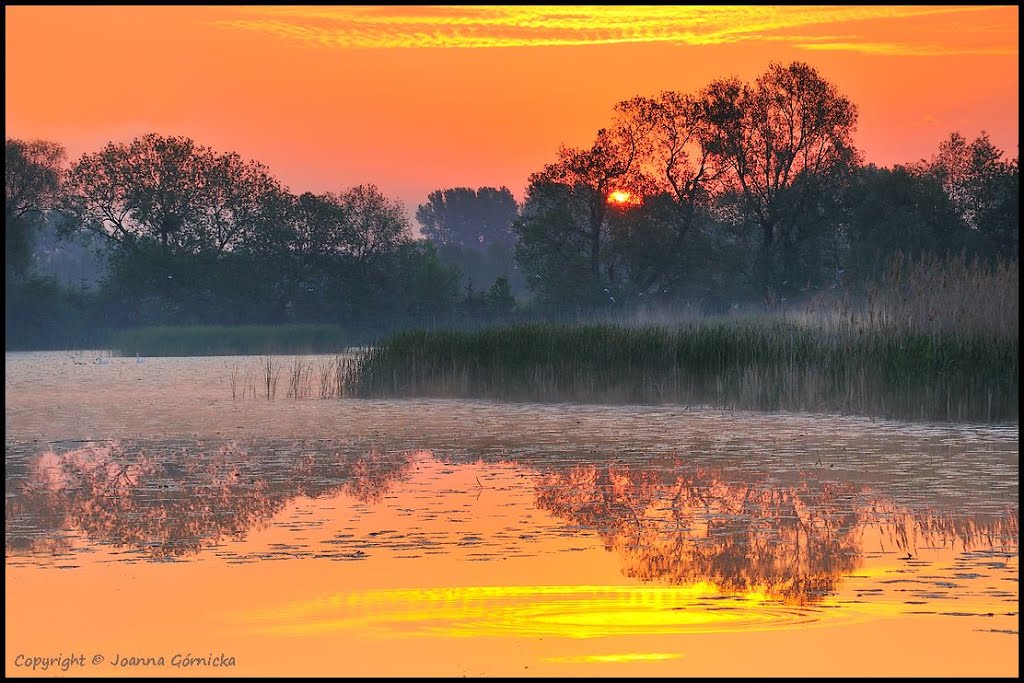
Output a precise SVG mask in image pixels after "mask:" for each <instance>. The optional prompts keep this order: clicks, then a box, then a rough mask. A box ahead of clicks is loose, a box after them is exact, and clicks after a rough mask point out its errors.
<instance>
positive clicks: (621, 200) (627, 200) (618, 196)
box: [608, 190, 640, 206]
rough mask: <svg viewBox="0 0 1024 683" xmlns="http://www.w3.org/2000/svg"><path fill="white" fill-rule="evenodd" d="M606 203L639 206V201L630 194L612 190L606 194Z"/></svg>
mask: <svg viewBox="0 0 1024 683" xmlns="http://www.w3.org/2000/svg"><path fill="white" fill-rule="evenodd" d="M608 203H609V204H618V205H620V206H626V205H628V204H639V203H640V200H639V199H638V198H637V197H636V196H635V195H634V194H633V193H632V192H628V191H626V190H613V191H612V192H610V193H609V194H608Z"/></svg>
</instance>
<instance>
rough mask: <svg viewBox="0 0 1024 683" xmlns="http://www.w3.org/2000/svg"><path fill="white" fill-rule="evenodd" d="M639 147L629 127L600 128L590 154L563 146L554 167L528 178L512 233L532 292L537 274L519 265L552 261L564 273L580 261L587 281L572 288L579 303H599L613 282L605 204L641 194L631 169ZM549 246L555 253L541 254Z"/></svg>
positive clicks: (588, 150)
mask: <svg viewBox="0 0 1024 683" xmlns="http://www.w3.org/2000/svg"><path fill="white" fill-rule="evenodd" d="M639 146H640V135H638V134H637V132H636V131H635V130H633V129H631V128H630V127H628V126H616V127H614V128H611V129H609V128H602V129H601V130H599V131H598V132H597V137H596V139H595V141H594V143H593V144H592V145H591V146H590V147H589V148H586V149H581V148H572V147H565V146H562V147H560V148H559V150H558V158H557V160H556V161H555V162H554V163H551V164H548V165H547V166H545V167H544V169H543V170H542V171H540V172H539V173H534V174H533V175H531V176H530V186H529V189H528V197H527V202H526V204H527V206H525V207H524V209H523V215H522V216H521V217H520V219H519V220H518V221H517V222H516V226H515V230H516V232H517V234H518V236H519V239H520V242H522V241H523V240H527V243H526V244H521V245H520V247H519V248H517V252H516V253H517V259H518V260H519V263H520V264H521V265H524V266H525V267H526V268H528V269H530V270H533V271H534V272H532V273H530V277H528V278H527V284H528V285H529V286H530V287H531V288H533V289H536V288H537V286H538V282H539V280H538V279H537V276H538V275H539V273H538V272H536V270H537V267H536V266H532V265H525V264H526V262H525V261H524V260H523V259H530V258H543V259H545V260H550V258H551V257H552V256H556V255H561V258H562V260H563V261H564V267H565V268H568V269H575V268H576V267H577V262H578V261H579V260H580V258H582V259H584V261H585V263H586V268H587V271H588V272H587V275H586V279H585V281H584V282H581V284H580V287H577V288H573V289H576V290H579V292H580V293H582V292H586V293H587V295H586V296H584V297H583V298H582V299H580V301H592V302H593V301H598V300H600V298H601V296H600V293H601V292H602V291H603V290H604V289H608V287H607V285H608V284H610V283H613V282H614V281H615V280H616V276H615V272H614V267H615V264H614V261H613V260H611V259H609V254H608V243H609V240H610V234H609V230H610V226H609V224H608V220H607V218H608V211H609V199H610V198H611V197H613V193H615V192H619V193H622V194H621V195H618V196H623V197H626V196H629V195H630V194H631V193H632V194H642V189H641V187H640V186H642V185H644V184H645V183H644V181H643V179H642V177H641V176H640V175H639V174H638V173H637V172H636V164H635V162H636V158H637V154H638V152H639ZM545 245H548V246H545ZM554 245H557V249H556V250H555V252H553V253H551V254H548V255H546V256H545V255H543V254H542V252H543V251H544V250H545V249H548V248H549V246H550V247H553V246H554ZM558 268H559V266H558V264H557V263H549V264H547V265H545V266H541V267H540V269H541V270H544V271H545V272H547V274H548V275H554V274H555V273H554V271H553V270H552V269H556V270H557V269H558Z"/></svg>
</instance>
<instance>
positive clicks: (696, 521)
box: [536, 463, 1017, 604]
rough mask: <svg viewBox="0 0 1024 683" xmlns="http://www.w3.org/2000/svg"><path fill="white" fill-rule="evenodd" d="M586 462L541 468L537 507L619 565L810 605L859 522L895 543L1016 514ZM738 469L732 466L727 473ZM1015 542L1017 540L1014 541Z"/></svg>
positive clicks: (846, 552)
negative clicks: (963, 512)
mask: <svg viewBox="0 0 1024 683" xmlns="http://www.w3.org/2000/svg"><path fill="white" fill-rule="evenodd" d="M681 469H682V468H681V467H680V464H679V463H676V466H675V467H672V468H669V469H640V468H636V467H630V466H627V465H615V464H610V465H587V466H577V467H573V468H571V469H561V470H555V471H552V472H548V473H546V474H545V475H544V476H543V478H542V480H541V483H540V484H539V486H538V489H537V496H536V500H537V505H538V507H540V508H541V509H544V510H548V511H550V512H551V513H553V514H555V515H556V516H558V517H561V518H563V519H567V520H570V521H572V522H573V523H575V524H579V525H580V526H584V527H588V528H592V529H594V530H596V531H597V532H598V533H599V534H600V536H601V538H602V540H603V541H604V545H605V548H606V549H607V550H609V551H615V552H617V553H618V555H619V557H620V559H621V561H622V565H623V573H624V574H625V575H627V576H631V577H634V578H638V579H641V580H644V581H653V580H660V581H666V582H669V583H673V584H690V583H695V582H700V581H706V582H710V583H713V584H715V585H716V586H717V587H719V588H720V589H721V590H723V591H726V592H730V593H765V594H767V595H770V596H772V597H773V598H776V599H779V600H782V601H784V602H786V603H790V604H807V603H812V602H815V601H818V600H820V599H821V598H822V597H824V596H826V595H828V594H831V593H833V592H835V590H836V589H837V586H838V583H839V581H840V580H841V579H842V577H844V576H845V575H847V574H850V573H852V572H853V571H854V570H856V569H857V568H858V567H859V566H860V565H861V563H862V559H863V553H864V549H863V541H864V534H865V529H866V527H867V526H869V525H879V526H880V527H881V532H882V534H883V536H885V537H887V538H889V539H890V541H891V543H892V545H893V547H894V548H899V549H903V550H907V549H908V548H910V547H912V546H913V543H914V541H915V540H921V541H926V542H927V543H929V544H935V543H942V544H948V543H950V542H955V541H957V540H958V541H959V542H960V543H962V544H963V545H964V547H965V548H967V547H969V546H970V545H971V544H972V543H975V542H983V541H984V540H985V539H987V540H988V542H989V547H992V544H995V543H999V544H1003V543H1006V542H1007V539H1011V538H1012V539H1016V530H1017V521H1016V520H1017V514H1016V512H1012V514H1007V515H1006V516H1001V515H997V516H994V517H993V518H991V519H989V520H987V521H985V520H980V519H976V518H954V517H946V518H943V517H935V516H932V515H930V514H928V513H915V514H911V513H910V512H909V511H907V510H906V509H905V508H900V507H899V506H896V505H894V504H892V503H887V502H880V501H879V500H877V496H875V495H874V494H873V493H872V492H871V491H870V490H868V489H866V488H864V487H862V486H859V485H856V484H852V483H829V482H822V481H817V480H814V479H813V478H804V479H803V480H802V481H800V482H798V483H794V484H788V485H784V484H781V483H779V482H772V483H768V482H759V481H742V480H726V479H725V476H724V473H723V471H722V470H719V469H714V468H700V467H698V468H690V469H689V470H688V471H681ZM733 476H734V477H735V474H733ZM1012 542H1014V543H1015V540H1014V541H1012Z"/></svg>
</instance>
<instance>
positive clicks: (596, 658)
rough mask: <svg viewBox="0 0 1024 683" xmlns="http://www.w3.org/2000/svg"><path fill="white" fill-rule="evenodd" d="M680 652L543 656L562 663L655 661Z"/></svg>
mask: <svg viewBox="0 0 1024 683" xmlns="http://www.w3.org/2000/svg"><path fill="white" fill-rule="evenodd" d="M680 657H682V655H681V654H679V653H675V652H629V653H626V654H617V655H577V656H575V657H545V658H544V661H545V662H559V663H563V664H586V663H588V662H594V663H599V662H600V663H604V662H656V661H661V660H663V659H679V658H680Z"/></svg>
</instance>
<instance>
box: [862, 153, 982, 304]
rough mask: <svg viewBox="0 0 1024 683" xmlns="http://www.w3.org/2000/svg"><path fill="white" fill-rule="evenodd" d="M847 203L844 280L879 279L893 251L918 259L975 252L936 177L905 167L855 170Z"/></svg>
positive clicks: (865, 280)
mask: <svg viewBox="0 0 1024 683" xmlns="http://www.w3.org/2000/svg"><path fill="white" fill-rule="evenodd" d="M846 205H847V206H848V211H849V214H848V217H847V223H848V228H847V230H848V241H849V253H848V255H847V257H846V258H845V259H844V261H845V271H846V272H845V274H844V277H843V281H844V283H849V284H853V285H859V284H861V283H864V282H867V281H872V280H875V279H877V278H879V277H880V276H882V275H883V273H884V270H885V267H886V265H887V264H888V262H889V259H890V257H891V256H893V255H894V254H896V253H897V252H901V253H903V254H904V255H906V256H909V257H910V258H912V259H914V260H917V259H919V258H921V257H924V256H934V257H941V256H944V255H946V254H948V253H953V254H956V253H959V252H960V251H962V250H964V249H968V250H973V248H974V247H975V246H976V244H977V242H976V240H972V237H974V235H972V234H971V231H970V229H969V228H968V227H967V226H966V224H965V223H964V222H963V220H962V219H961V218H960V216H959V215H958V213H957V211H956V208H955V206H954V205H953V202H952V201H951V200H950V198H949V196H948V195H947V194H946V193H945V192H944V191H943V189H942V185H941V184H940V183H939V181H938V180H937V179H936V178H935V177H934V176H932V175H929V174H921V173H915V172H914V171H913V170H912V169H910V168H908V167H905V166H896V167H894V168H892V169H888V168H877V167H875V166H873V165H869V166H866V167H864V168H862V169H859V170H858V171H857V172H856V173H855V174H854V176H853V182H852V183H851V186H850V190H849V192H848V196H847V200H846Z"/></svg>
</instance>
